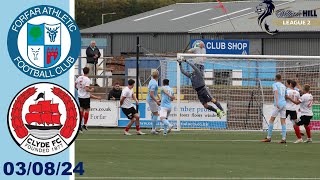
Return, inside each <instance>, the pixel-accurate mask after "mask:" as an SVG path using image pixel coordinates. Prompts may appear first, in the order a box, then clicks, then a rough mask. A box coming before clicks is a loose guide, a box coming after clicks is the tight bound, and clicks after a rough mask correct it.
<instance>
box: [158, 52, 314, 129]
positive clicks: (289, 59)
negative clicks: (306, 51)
mask: <svg viewBox="0 0 320 180" xmlns="http://www.w3.org/2000/svg"><path fill="white" fill-rule="evenodd" d="M177 59H185V60H186V61H189V62H191V63H194V62H196V61H198V60H199V59H203V60H205V65H204V67H205V71H204V78H205V84H206V86H207V87H208V88H209V90H210V92H211V94H212V96H213V97H214V98H215V99H216V100H217V101H219V102H220V104H221V105H222V107H223V108H224V111H225V112H226V113H227V114H226V115H225V116H223V117H222V118H221V119H220V118H219V117H217V115H216V113H214V112H212V111H210V110H207V109H205V108H204V107H203V105H202V104H201V102H200V101H199V100H198V97H197V93H196V91H195V90H194V89H193V88H192V84H191V81H190V80H189V78H188V77H186V76H185V75H184V74H182V73H181V71H180V68H179V64H178V62H177ZM160 66H161V82H162V80H163V79H169V80H170V86H171V87H173V88H174V91H175V96H176V100H175V101H173V108H172V112H171V115H170V117H169V118H168V119H169V120H170V121H171V122H172V123H173V124H174V125H175V127H176V129H177V130H180V129H195V130H199V129H213V130H264V129H267V127H268V123H269V118H270V116H271V113H272V109H273V92H272V84H273V83H274V78H275V75H276V74H281V76H282V83H284V84H285V83H286V81H287V80H288V79H292V80H297V81H298V82H299V84H301V85H304V84H309V85H311V94H312V95H313V97H314V102H313V112H314V116H313V119H312V122H311V126H312V129H313V130H320V103H319V102H318V100H319V96H320V56H264V55H217V54H202V55H201V54H178V55H177V58H174V59H167V60H163V61H161V63H160ZM182 67H183V68H184V69H185V70H186V71H188V72H189V73H191V72H192V68H191V67H190V65H188V64H187V63H185V62H183V63H182ZM208 104H210V105H212V106H213V107H215V108H216V106H215V105H214V104H213V103H211V102H209V103H208ZM297 111H298V108H297ZM298 115H299V113H298ZM274 128H275V129H280V128H281V126H280V120H279V119H276V122H275V127H274ZM287 128H288V129H289V130H290V129H293V126H292V123H291V121H290V118H288V119H287Z"/></svg>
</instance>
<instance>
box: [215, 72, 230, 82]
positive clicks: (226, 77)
mask: <svg viewBox="0 0 320 180" xmlns="http://www.w3.org/2000/svg"><path fill="white" fill-rule="evenodd" d="M231 76H232V70H214V84H216V85H231V81H230V78H231Z"/></svg>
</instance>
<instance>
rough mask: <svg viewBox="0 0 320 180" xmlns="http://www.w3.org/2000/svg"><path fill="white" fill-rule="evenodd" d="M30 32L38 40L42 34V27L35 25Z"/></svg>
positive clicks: (34, 39)
mask: <svg viewBox="0 0 320 180" xmlns="http://www.w3.org/2000/svg"><path fill="white" fill-rule="evenodd" d="M29 34H30V36H32V37H33V41H37V39H38V38H39V37H41V35H42V31H41V28H40V27H39V26H33V27H32V28H31V30H30V32H29Z"/></svg>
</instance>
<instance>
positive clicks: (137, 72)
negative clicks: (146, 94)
mask: <svg viewBox="0 0 320 180" xmlns="http://www.w3.org/2000/svg"><path fill="white" fill-rule="evenodd" d="M139 55H140V42H139V36H137V59H136V63H137V69H136V97H137V99H138V100H139ZM136 107H137V111H138V112H139V105H138V104H136Z"/></svg>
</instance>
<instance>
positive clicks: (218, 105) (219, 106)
mask: <svg viewBox="0 0 320 180" xmlns="http://www.w3.org/2000/svg"><path fill="white" fill-rule="evenodd" d="M214 104H215V105H216V106H217V107H218V108H219V109H220V110H221V111H223V108H222V106H221V104H220V103H219V102H216V103H214Z"/></svg>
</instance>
